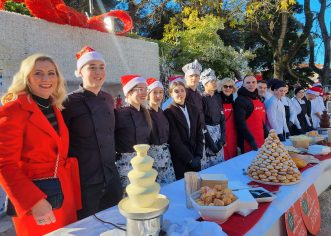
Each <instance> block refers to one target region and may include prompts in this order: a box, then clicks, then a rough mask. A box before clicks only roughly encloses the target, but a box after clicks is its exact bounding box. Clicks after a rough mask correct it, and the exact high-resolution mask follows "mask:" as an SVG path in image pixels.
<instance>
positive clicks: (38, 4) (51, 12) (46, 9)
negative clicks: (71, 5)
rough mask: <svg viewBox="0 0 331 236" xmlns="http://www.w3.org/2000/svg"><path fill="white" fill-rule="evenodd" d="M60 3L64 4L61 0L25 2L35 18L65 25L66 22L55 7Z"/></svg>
mask: <svg viewBox="0 0 331 236" xmlns="http://www.w3.org/2000/svg"><path fill="white" fill-rule="evenodd" d="M60 2H61V3H62V4H63V3H64V2H63V1H61V0H25V5H26V7H27V8H28V9H29V11H30V13H31V14H32V15H33V16H35V17H37V18H40V19H44V20H47V21H51V22H55V23H58V24H62V25H64V24H66V20H65V19H63V18H62V17H61V16H60V15H59V14H58V12H57V10H56V7H55V6H56V4H60Z"/></svg>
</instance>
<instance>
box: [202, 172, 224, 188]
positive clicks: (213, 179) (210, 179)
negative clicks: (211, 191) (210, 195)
mask: <svg viewBox="0 0 331 236" xmlns="http://www.w3.org/2000/svg"><path fill="white" fill-rule="evenodd" d="M200 178H201V187H204V186H208V187H210V188H212V187H214V186H215V185H222V187H223V188H227V187H228V178H227V177H226V176H225V175H223V174H200Z"/></svg>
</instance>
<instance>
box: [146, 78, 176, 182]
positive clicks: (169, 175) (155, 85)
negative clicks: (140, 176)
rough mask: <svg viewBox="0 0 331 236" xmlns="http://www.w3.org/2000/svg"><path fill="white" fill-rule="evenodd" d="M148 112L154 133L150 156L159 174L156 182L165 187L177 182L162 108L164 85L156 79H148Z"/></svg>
mask: <svg viewBox="0 0 331 236" xmlns="http://www.w3.org/2000/svg"><path fill="white" fill-rule="evenodd" d="M146 81H147V85H148V87H147V88H148V90H147V92H148V111H149V114H150V115H151V118H152V124H153V127H152V133H151V139H150V144H151V147H150V149H149V150H148V155H150V156H151V157H152V158H153V159H154V163H153V168H154V169H155V170H156V171H157V172H158V175H157V178H156V181H157V182H158V183H159V184H161V185H165V184H168V183H171V182H174V181H176V176H175V171H174V167H173V164H172V160H171V154H170V150H169V144H168V142H169V121H168V119H167V117H166V116H165V114H164V112H163V111H162V109H161V108H160V106H161V103H162V101H163V97H164V92H163V85H162V83H161V82H160V81H158V80H156V79H155V78H148V79H147V80H146Z"/></svg>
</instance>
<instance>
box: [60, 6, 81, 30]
mask: <svg viewBox="0 0 331 236" xmlns="http://www.w3.org/2000/svg"><path fill="white" fill-rule="evenodd" d="M56 10H57V14H58V15H59V16H60V17H61V18H62V19H66V24H68V25H72V26H78V27H82V28H86V27H87V17H86V16H85V15H83V14H81V13H79V12H77V11H76V10H74V9H73V8H71V7H68V6H67V5H65V4H58V5H56Z"/></svg>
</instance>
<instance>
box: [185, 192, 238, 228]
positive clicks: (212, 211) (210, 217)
mask: <svg viewBox="0 0 331 236" xmlns="http://www.w3.org/2000/svg"><path fill="white" fill-rule="evenodd" d="M200 194H201V193H200V191H197V192H194V193H192V194H191V197H190V198H191V201H192V205H193V208H194V209H195V210H196V211H197V212H198V213H199V215H200V216H201V217H202V218H203V219H204V220H206V221H214V222H217V223H219V224H221V223H223V222H225V221H226V220H227V219H228V218H229V217H230V216H232V214H233V213H234V212H236V211H237V210H239V199H238V197H237V196H236V197H237V199H236V200H235V201H234V202H232V203H231V204H229V205H227V206H201V205H199V204H198V203H197V202H196V201H195V200H196V199H198V198H199V197H200ZM233 194H235V193H233Z"/></svg>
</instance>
